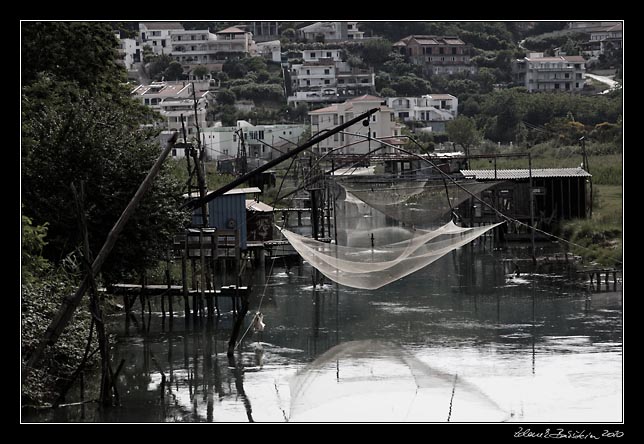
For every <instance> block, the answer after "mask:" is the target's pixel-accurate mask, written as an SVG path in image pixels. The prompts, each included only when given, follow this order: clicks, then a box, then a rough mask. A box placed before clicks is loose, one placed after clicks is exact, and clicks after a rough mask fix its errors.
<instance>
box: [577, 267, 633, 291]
mask: <svg viewBox="0 0 644 444" xmlns="http://www.w3.org/2000/svg"><path fill="white" fill-rule="evenodd" d="M577 274H578V275H581V276H586V278H587V279H588V282H589V285H590V287H591V288H593V289H596V290H597V291H601V289H602V276H603V277H604V288H605V290H606V291H610V290H611V288H610V281H611V279H610V278H611V277H612V284H613V286H612V287H613V288H612V290H613V291H617V283H618V282H621V281H620V279H618V277H617V276H618V275H620V277H621V274H622V270H621V269H619V268H588V269H584V270H578V271H577Z"/></svg>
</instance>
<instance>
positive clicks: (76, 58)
mask: <svg viewBox="0 0 644 444" xmlns="http://www.w3.org/2000/svg"><path fill="white" fill-rule="evenodd" d="M117 49H118V42H117V40H116V37H115V36H114V34H113V31H112V29H111V27H110V26H109V24H107V23H100V22H54V21H52V22H23V23H22V24H21V68H22V72H21V74H22V78H21V80H22V83H23V84H29V83H32V82H35V81H36V79H37V77H38V74H39V73H40V72H48V73H49V74H50V75H52V76H54V77H56V78H57V79H61V80H74V81H75V82H76V83H77V84H78V86H79V87H80V88H83V89H87V90H91V91H96V90H102V91H103V92H113V91H114V90H115V89H118V88H119V84H120V83H121V82H125V80H126V73H125V70H123V68H122V67H121V66H120V65H119V64H118V63H117V60H118V53H117Z"/></svg>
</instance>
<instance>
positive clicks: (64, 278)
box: [20, 215, 96, 405]
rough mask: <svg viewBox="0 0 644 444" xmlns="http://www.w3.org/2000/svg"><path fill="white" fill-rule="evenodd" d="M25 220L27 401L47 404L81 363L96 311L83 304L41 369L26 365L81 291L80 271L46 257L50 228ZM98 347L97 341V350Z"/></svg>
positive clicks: (24, 393) (23, 321)
mask: <svg viewBox="0 0 644 444" xmlns="http://www.w3.org/2000/svg"><path fill="white" fill-rule="evenodd" d="M22 221H23V226H22V248H23V255H22V259H23V260H22V277H23V282H22V294H21V300H20V302H21V304H20V312H21V313H20V314H21V316H20V320H21V329H20V337H21V354H22V364H23V367H22V374H23V382H22V403H23V405H25V404H35V405H42V404H44V403H46V402H52V401H53V400H54V397H55V396H56V395H57V391H58V390H59V389H60V388H61V387H62V385H63V384H64V383H65V382H66V381H67V380H68V378H69V377H70V376H71V375H72V373H73V372H74V371H75V370H76V368H77V366H78V365H79V363H80V362H81V360H82V357H83V354H84V352H85V346H86V342H87V336H88V331H89V324H90V315H89V313H88V311H87V310H86V309H85V307H79V308H78V309H77V310H76V313H75V314H74V316H73V317H72V320H71V322H70V323H69V324H68V325H67V328H65V330H64V331H63V333H62V334H61V336H60V338H59V339H58V341H57V342H56V343H55V344H54V345H53V346H50V347H48V348H47V350H46V351H45V354H44V356H43V360H42V364H41V366H40V367H39V368H38V369H35V370H28V369H27V368H26V367H25V366H24V363H25V362H26V358H28V356H29V355H30V354H31V352H33V351H34V350H35V347H36V346H37V345H38V343H39V341H40V339H41V337H42V336H43V334H44V332H45V329H46V328H47V326H48V325H49V324H50V323H51V321H52V319H53V318H54V315H55V314H56V313H57V312H58V310H59V308H60V306H61V303H62V300H63V297H64V296H65V295H67V294H69V293H71V292H73V291H75V289H76V286H77V282H76V281H77V279H76V278H75V272H76V271H77V270H75V269H73V270H64V269H62V268H59V269H57V270H54V269H53V268H52V266H51V264H50V263H49V262H48V261H47V260H46V259H44V258H43V257H42V255H41V251H42V248H43V247H44V246H45V244H46V242H45V237H46V234H47V227H46V226H44V225H41V226H33V225H32V223H31V220H30V219H29V218H28V217H27V216H25V215H23V216H22ZM67 263H70V262H69V261H67ZM95 347H96V344H94V346H93V348H95ZM93 362H94V361H90V363H93Z"/></svg>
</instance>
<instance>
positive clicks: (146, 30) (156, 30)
mask: <svg viewBox="0 0 644 444" xmlns="http://www.w3.org/2000/svg"><path fill="white" fill-rule="evenodd" d="M173 31H183V26H182V25H181V23H179V22H140V23H139V42H140V44H141V46H142V47H145V46H149V47H150V48H152V51H153V52H154V53H155V54H167V53H168V52H170V34H171V33H172V32H173Z"/></svg>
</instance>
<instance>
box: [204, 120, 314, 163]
mask: <svg viewBox="0 0 644 444" xmlns="http://www.w3.org/2000/svg"><path fill="white" fill-rule="evenodd" d="M306 128H307V125H296V124H276V125H253V124H251V123H249V122H247V121H245V120H239V121H237V125H236V126H225V127H223V126H214V127H210V128H206V129H205V130H203V131H202V133H201V143H202V146H204V147H205V148H206V155H207V157H208V159H213V160H227V159H231V158H233V157H235V156H237V152H238V150H239V149H240V147H241V143H242V139H241V136H242V134H243V138H244V139H243V140H244V145H245V146H246V157H248V158H250V159H261V160H271V159H273V158H275V157H278V156H280V155H282V154H283V153H285V152H286V151H288V150H289V149H293V148H295V147H296V146H298V145H299V143H300V142H301V141H300V137H301V136H302V134H303V133H304V131H305V130H306Z"/></svg>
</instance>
